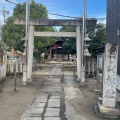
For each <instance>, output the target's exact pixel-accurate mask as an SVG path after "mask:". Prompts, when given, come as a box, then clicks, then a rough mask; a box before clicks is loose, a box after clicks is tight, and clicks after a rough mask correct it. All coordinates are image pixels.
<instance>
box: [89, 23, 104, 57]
mask: <svg viewBox="0 0 120 120" xmlns="http://www.w3.org/2000/svg"><path fill="white" fill-rule="evenodd" d="M89 37H90V38H91V39H92V40H91V42H90V46H89V48H88V50H89V52H90V53H91V56H92V57H93V58H95V59H96V58H97V54H99V53H100V51H99V48H101V47H103V46H104V45H105V40H106V29H105V27H104V25H103V24H98V25H97V26H96V27H95V28H94V29H93V28H91V30H90V29H89Z"/></svg>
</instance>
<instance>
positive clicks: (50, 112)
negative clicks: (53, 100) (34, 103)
mask: <svg viewBox="0 0 120 120" xmlns="http://www.w3.org/2000/svg"><path fill="white" fill-rule="evenodd" d="M44 116H47V117H48V116H52V117H53V116H54V117H56V116H57V117H59V116H60V109H59V108H46V113H45V115H44Z"/></svg>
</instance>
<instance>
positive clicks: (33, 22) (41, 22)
mask: <svg viewBox="0 0 120 120" xmlns="http://www.w3.org/2000/svg"><path fill="white" fill-rule="evenodd" d="M96 22H97V20H95V19H89V20H87V21H86V26H88V27H90V26H95V25H96ZM14 24H16V25H25V24H26V21H25V20H24V19H15V21H14ZM82 24H83V20H82V19H76V20H61V19H30V21H29V33H28V66H27V80H28V82H30V81H31V75H32V61H33V46H34V36H40V37H42V36H52V37H53V36H54V37H76V50H77V80H78V81H80V80H81V82H85V80H84V77H83V79H81V76H82V74H81V55H82V50H81V42H82V36H81V26H82ZM34 26H76V32H37V31H35V30H34ZM23 82H24V84H26V82H27V81H26V79H25V80H23Z"/></svg>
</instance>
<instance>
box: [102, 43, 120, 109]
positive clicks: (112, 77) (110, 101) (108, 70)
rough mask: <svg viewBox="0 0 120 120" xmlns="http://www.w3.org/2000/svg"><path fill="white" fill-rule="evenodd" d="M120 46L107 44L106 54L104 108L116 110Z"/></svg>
mask: <svg viewBox="0 0 120 120" xmlns="http://www.w3.org/2000/svg"><path fill="white" fill-rule="evenodd" d="M117 56H118V45H116V44H110V43H107V44H106V46H105V54H104V72H103V74H104V75H103V101H102V104H103V106H104V107H111V108H115V102H116V76H117Z"/></svg>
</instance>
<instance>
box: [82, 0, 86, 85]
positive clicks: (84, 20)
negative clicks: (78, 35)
mask: <svg viewBox="0 0 120 120" xmlns="http://www.w3.org/2000/svg"><path fill="white" fill-rule="evenodd" d="M86 5H87V0H84V10H83V11H84V12H83V31H82V41H81V44H82V45H81V48H82V49H81V53H82V55H81V63H82V64H81V85H85V66H84V61H85V57H84V39H85V37H86V11H87V10H86Z"/></svg>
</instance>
